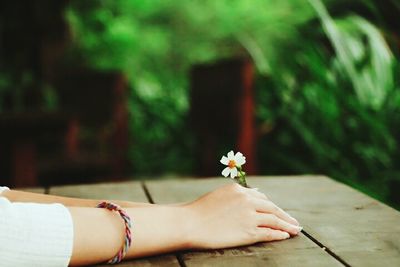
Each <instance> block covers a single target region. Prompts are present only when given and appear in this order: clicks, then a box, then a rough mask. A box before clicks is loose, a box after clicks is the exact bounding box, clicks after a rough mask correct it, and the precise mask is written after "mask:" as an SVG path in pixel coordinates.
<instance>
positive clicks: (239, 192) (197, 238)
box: [185, 183, 302, 249]
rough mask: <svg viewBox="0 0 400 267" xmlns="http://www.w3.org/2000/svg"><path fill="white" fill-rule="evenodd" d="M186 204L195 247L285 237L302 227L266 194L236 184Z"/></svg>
mask: <svg viewBox="0 0 400 267" xmlns="http://www.w3.org/2000/svg"><path fill="white" fill-rule="evenodd" d="M185 207H186V208H187V210H188V212H189V218H190V220H189V223H190V224H191V225H190V228H189V229H190V230H189V231H190V232H189V233H188V234H189V235H190V236H191V241H192V243H191V247H192V248H199V249H203V248H205V249H207V248H213V249H216V248H225V247H234V246H240V245H247V244H253V243H256V242H264V241H273V240H282V239H286V238H289V237H290V235H297V234H298V233H299V232H300V231H301V229H302V228H301V227H299V223H298V222H297V221H296V220H295V219H294V218H293V217H291V216H290V215H288V214H287V213H286V212H284V211H283V210H282V209H281V208H279V207H277V206H276V205H275V204H274V203H272V202H271V201H269V200H268V198H267V197H266V196H265V195H264V194H262V193H260V192H258V191H257V190H256V189H248V188H244V187H242V186H240V185H238V184H236V183H234V184H231V185H227V186H224V187H221V188H219V189H217V190H215V191H213V192H211V193H208V194H206V195H204V196H202V197H200V198H199V199H197V200H196V201H194V202H192V203H189V204H187V205H186V206H185Z"/></svg>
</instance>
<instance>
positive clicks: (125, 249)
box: [97, 201, 132, 264]
mask: <svg viewBox="0 0 400 267" xmlns="http://www.w3.org/2000/svg"><path fill="white" fill-rule="evenodd" d="M97 208H104V209H108V210H110V211H116V212H118V213H119V215H120V216H121V217H122V219H123V220H124V224H125V241H124V244H123V246H122V248H121V249H120V250H119V251H118V253H117V255H115V256H114V257H113V258H112V259H111V260H109V261H108V262H107V263H108V264H115V263H119V262H121V261H122V259H123V258H124V257H125V255H126V253H127V252H128V249H129V247H130V246H131V243H132V236H131V227H132V225H131V218H130V217H129V216H128V214H127V213H126V211H124V210H123V209H121V207H120V206H118V205H116V204H114V203H111V202H105V201H104V202H101V203H99V204H98V205H97Z"/></svg>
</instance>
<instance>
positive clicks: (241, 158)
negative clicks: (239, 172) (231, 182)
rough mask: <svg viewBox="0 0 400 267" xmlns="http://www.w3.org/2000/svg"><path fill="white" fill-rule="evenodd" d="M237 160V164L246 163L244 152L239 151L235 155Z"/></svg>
mask: <svg viewBox="0 0 400 267" xmlns="http://www.w3.org/2000/svg"><path fill="white" fill-rule="evenodd" d="M235 162H236V165H238V166H242V165H243V164H245V163H246V157H244V156H243V154H242V153H240V152H237V153H236V155H235Z"/></svg>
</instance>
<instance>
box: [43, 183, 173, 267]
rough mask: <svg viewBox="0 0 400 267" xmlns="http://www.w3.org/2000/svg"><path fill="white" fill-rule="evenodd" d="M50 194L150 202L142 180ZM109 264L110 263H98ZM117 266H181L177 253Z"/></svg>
mask: <svg viewBox="0 0 400 267" xmlns="http://www.w3.org/2000/svg"><path fill="white" fill-rule="evenodd" d="M49 193H50V194H54V195H59V196H68V197H78V198H91V199H114V200H127V201H136V202H148V201H147V198H146V194H145V193H144V191H143V189H142V186H141V184H140V182H122V183H101V184H87V185H68V186H56V187H51V188H50V192H49ZM98 266H109V265H98ZM116 266H124V267H128V266H140V267H148V266H168V267H169V266H171V267H172V266H173V267H176V266H179V263H178V260H177V258H176V256H175V255H172V254H166V255H161V256H155V257H146V258H141V259H135V260H129V261H124V262H122V263H120V264H118V265H116Z"/></svg>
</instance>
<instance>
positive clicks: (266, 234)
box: [256, 227, 290, 242]
mask: <svg viewBox="0 0 400 267" xmlns="http://www.w3.org/2000/svg"><path fill="white" fill-rule="evenodd" d="M289 237H290V235H289V234H288V233H287V232H284V231H280V230H274V229H271V228H266V227H258V228H257V240H256V242H267V241H275V240H284V239H288V238H289Z"/></svg>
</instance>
